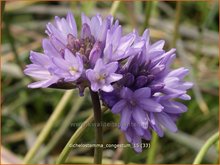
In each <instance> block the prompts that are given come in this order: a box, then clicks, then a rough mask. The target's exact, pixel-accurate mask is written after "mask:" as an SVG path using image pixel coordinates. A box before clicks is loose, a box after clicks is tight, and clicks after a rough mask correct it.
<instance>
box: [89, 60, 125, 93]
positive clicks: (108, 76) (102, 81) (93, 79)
mask: <svg viewBox="0 0 220 165" xmlns="http://www.w3.org/2000/svg"><path fill="white" fill-rule="evenodd" d="M117 69H118V62H111V63H108V64H105V63H104V62H103V60H102V59H98V60H97V62H96V65H95V67H94V69H88V70H87V71H86V76H87V78H88V79H89V81H90V83H91V89H92V90H93V91H95V92H97V91H98V90H99V89H101V90H103V91H105V92H111V91H113V87H112V85H111V83H113V82H116V81H118V80H120V79H121V78H122V75H120V74H116V73H115V71H116V70H117Z"/></svg>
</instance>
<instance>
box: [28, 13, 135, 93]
mask: <svg viewBox="0 0 220 165" xmlns="http://www.w3.org/2000/svg"><path fill="white" fill-rule="evenodd" d="M81 18H82V27H81V34H78V30H77V26H76V22H75V19H74V16H73V14H72V13H70V12H69V13H68V14H67V17H66V18H59V17H57V16H56V17H55V21H54V23H48V24H47V29H46V33H47V34H48V36H49V38H46V39H43V49H44V54H41V55H39V54H38V55H35V56H34V57H35V59H37V60H41V59H43V60H42V61H43V62H44V63H45V64H38V63H37V64H35V63H36V62H35V61H32V60H31V61H32V62H33V64H31V65H27V68H26V70H25V73H26V74H27V75H30V76H32V77H36V78H38V80H40V82H41V81H42V80H43V81H45V80H47V81H48V82H47V83H45V84H42V83H37V84H38V85H29V87H31V88H39V87H59V88H66V87H70V88H75V87H78V88H79V89H80V91H81V94H82V93H83V90H84V88H86V87H90V86H91V89H92V90H94V91H98V90H104V91H106V92H107V91H112V90H113V87H112V85H111V84H112V83H113V82H115V81H118V80H119V79H121V78H122V75H120V74H116V73H115V72H116V71H117V69H118V66H119V64H118V62H117V60H114V62H112V61H104V50H105V49H106V43H107V42H106V38H107V32H108V31H114V30H115V29H118V28H120V29H121V26H120V25H119V24H118V21H116V22H115V23H114V22H113V17H112V16H108V17H106V18H105V19H103V18H102V17H101V16H100V15H96V16H94V17H92V18H91V19H90V18H88V17H87V16H85V15H84V14H82V16H81ZM121 35H122V34H121ZM114 37H115V36H114ZM134 37H135V36H133V38H134ZM108 38H111V34H108ZM130 40H134V39H130ZM118 44H119V47H123V45H124V44H125V41H120V43H118ZM131 44H132V42H130V44H129V45H128V46H127V47H129V46H130V45H131ZM120 45H121V46H120ZM108 55H110V56H114V55H113V52H111V54H108ZM32 56H33V55H31V56H30V58H33V57H32ZM36 65H38V68H39V69H38V70H42V69H43V70H44V71H45V73H47V74H49V75H50V76H45V77H43V76H41V75H40V74H39V72H36V71H35V70H36V69H35V68H36ZM46 65H48V66H50V67H47V66H46ZM30 72H31V73H30ZM93 74H94V75H93ZM41 84H42V85H41Z"/></svg>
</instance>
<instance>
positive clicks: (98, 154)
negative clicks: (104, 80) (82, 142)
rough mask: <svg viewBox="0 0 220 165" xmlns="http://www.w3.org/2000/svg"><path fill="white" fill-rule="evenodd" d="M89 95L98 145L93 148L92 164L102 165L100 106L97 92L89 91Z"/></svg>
mask: <svg viewBox="0 0 220 165" xmlns="http://www.w3.org/2000/svg"><path fill="white" fill-rule="evenodd" d="M90 95H91V99H92V103H93V112H94V120H95V126H96V130H95V131H96V133H95V136H96V137H95V138H96V144H98V145H97V146H96V147H95V151H94V163H95V164H102V147H101V145H102V144H103V137H102V111H101V105H100V101H99V95H98V93H97V92H93V91H92V90H91V89H90Z"/></svg>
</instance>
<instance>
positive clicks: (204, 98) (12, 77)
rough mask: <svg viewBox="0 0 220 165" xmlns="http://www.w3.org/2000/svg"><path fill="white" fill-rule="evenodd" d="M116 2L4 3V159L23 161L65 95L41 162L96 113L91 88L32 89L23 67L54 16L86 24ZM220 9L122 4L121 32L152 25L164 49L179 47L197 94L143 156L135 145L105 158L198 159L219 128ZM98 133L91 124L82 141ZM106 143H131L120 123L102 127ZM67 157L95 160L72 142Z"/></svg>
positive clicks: (213, 4) (211, 157)
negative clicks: (173, 129)
mask: <svg viewBox="0 0 220 165" xmlns="http://www.w3.org/2000/svg"><path fill="white" fill-rule="evenodd" d="M112 4H113V2H111V1H83V2H77V1H74V2H71V1H67V2H65V1H64V2H63V1H60V2H59V1H56V2H38V1H14V2H13V1H10V2H6V6H5V10H4V12H3V21H2V24H1V25H2V27H1V29H2V33H1V34H2V36H1V70H2V75H1V76H2V77H1V78H2V88H1V89H2V95H1V96H2V97H1V100H2V120H1V137H2V150H1V151H2V155H1V156H2V162H3V163H10V164H12V163H20V162H21V160H22V159H23V157H24V156H25V154H26V153H27V151H28V150H29V149H30V148H31V147H32V146H33V144H34V142H35V140H36V138H37V135H38V133H39V132H40V131H41V130H42V128H43V127H44V126H45V123H46V122H47V121H48V118H49V117H50V116H51V114H52V112H53V111H54V109H55V108H56V107H57V105H58V104H59V102H60V101H61V100H62V102H64V104H63V105H62V106H61V109H63V110H62V114H61V115H60V116H59V119H58V120H57V121H56V123H55V124H54V125H53V129H52V131H51V132H50V134H49V136H48V137H47V139H46V141H45V143H44V144H43V145H42V146H41V148H40V150H39V151H38V153H37V154H36V155H35V160H34V162H35V163H54V161H55V159H56V158H57V156H58V155H59V153H60V152H61V151H62V149H63V147H64V146H65V144H66V143H67V142H68V140H69V138H70V137H71V135H72V134H73V133H74V132H75V130H76V129H77V128H76V127H71V123H81V122H83V121H84V120H85V119H86V118H87V117H88V116H89V114H91V113H92V110H91V101H90V98H89V96H87V94H86V97H85V98H79V96H78V91H76V90H74V91H73V92H69V93H65V91H63V90H57V89H28V88H27V84H28V83H30V82H31V81H32V80H31V79H30V78H28V77H26V76H25V75H24V74H23V69H24V67H25V65H27V64H29V63H30V61H29V59H28V56H29V52H30V50H34V51H40V52H41V51H42V47H41V41H42V39H43V38H45V37H46V34H45V33H44V31H45V27H46V23H47V22H49V21H52V20H53V18H54V16H65V15H66V13H67V11H72V12H73V13H74V15H75V18H76V20H77V24H78V26H79V27H80V24H81V22H80V15H81V13H82V12H84V13H85V14H87V15H88V16H93V15H95V14H96V13H100V14H101V15H102V16H107V15H108V14H109V12H110V9H111V7H112ZM218 8H219V7H218V1H217V0H216V1H215V0H210V1H202V2H198V1H196V2H165V1H160V2H159V1H148V2H144V1H134V2H132V1H130V2H120V4H119V6H118V8H116V10H115V12H114V16H115V18H117V19H119V21H120V23H121V24H122V25H123V32H124V33H128V32H129V31H131V30H133V29H134V28H136V29H137V30H138V31H139V33H142V32H143V30H144V29H146V28H149V29H150V31H151V33H150V35H151V39H152V42H154V41H156V40H159V39H165V40H166V44H165V49H166V50H168V49H170V48H171V47H176V48H177V59H176V60H175V62H174V64H173V68H177V67H180V66H184V67H186V68H188V69H190V75H189V76H188V77H187V79H188V80H189V81H192V82H193V83H194V87H193V89H192V90H191V91H190V95H191V96H192V100H191V101H188V102H186V103H185V104H186V105H187V106H188V112H187V113H185V114H183V115H182V117H181V118H180V120H179V121H178V128H179V131H178V133H176V134H171V133H168V132H166V134H165V137H164V138H159V139H158V140H157V141H156V145H155V146H154V148H155V149H156V150H155V151H152V150H151V148H147V149H145V150H144V152H142V153H141V154H136V153H135V152H134V151H133V150H132V149H131V148H124V149H122V148H116V149H115V148H106V149H104V151H103V163H108V164H110V163H116V164H118V163H141V164H144V163H146V162H148V157H149V154H152V152H153V154H154V159H153V160H152V162H151V163H152V164H154V163H156V164H160V163H167V164H174V163H175V164H178V163H185V164H186V163H192V162H193V160H194V158H195V156H196V154H197V153H198V151H199V149H200V148H201V146H202V145H203V144H204V142H205V141H206V140H207V139H208V138H209V137H210V136H211V135H212V134H213V133H215V132H216V131H218V126H219V120H218V116H219V114H218V113H219V112H218V109H219V102H218V100H219V97H218V88H219V86H218V85H219V82H218V66H219V59H218V56H219V54H218V53H219V49H218V39H219V38H218V36H219V33H218V29H219V26H218V25H219V22H218V20H219V18H218V16H219V11H218ZM1 11H3V10H1ZM64 93H65V96H64V97H65V98H62V97H63V95H64ZM61 98H62V99H61ZM103 120H104V122H106V123H107V122H114V121H118V120H119V119H118V116H115V115H113V114H111V112H109V111H108V112H106V113H105V114H104V115H103ZM94 134H95V133H94V128H93V127H88V128H87V129H86V132H85V133H84V135H83V136H82V137H81V138H80V140H79V142H78V143H83V144H84V143H85V144H89V143H90V144H92V143H94ZM104 143H110V144H117V143H126V140H125V139H124V136H123V135H122V134H121V132H120V131H119V130H118V128H115V127H104ZM151 147H152V146H151ZM218 150H219V148H218V145H217V144H216V145H214V146H212V147H211V149H210V150H209V151H208V153H207V154H206V155H205V157H204V159H203V163H218V162H219V160H218ZM42 153H43V154H42ZM67 162H68V163H92V162H93V148H74V149H73V151H72V152H71V154H70V156H69V158H68V160H67Z"/></svg>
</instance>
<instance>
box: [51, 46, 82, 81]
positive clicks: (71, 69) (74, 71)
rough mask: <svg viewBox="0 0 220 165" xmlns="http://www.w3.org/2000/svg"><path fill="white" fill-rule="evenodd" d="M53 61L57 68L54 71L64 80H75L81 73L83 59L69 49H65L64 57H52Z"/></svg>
mask: <svg viewBox="0 0 220 165" xmlns="http://www.w3.org/2000/svg"><path fill="white" fill-rule="evenodd" d="M52 61H53V63H54V64H55V65H56V66H57V67H58V68H59V69H57V71H55V73H56V74H57V75H58V76H59V77H60V78H63V79H64V81H66V82H69V81H70V82H72V81H75V80H77V79H78V78H79V77H80V76H81V74H82V73H83V69H84V67H83V61H82V59H81V58H80V55H79V54H77V53H76V55H73V54H72V52H71V51H70V50H69V49H65V52H64V58H57V57H54V58H53V59H52Z"/></svg>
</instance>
